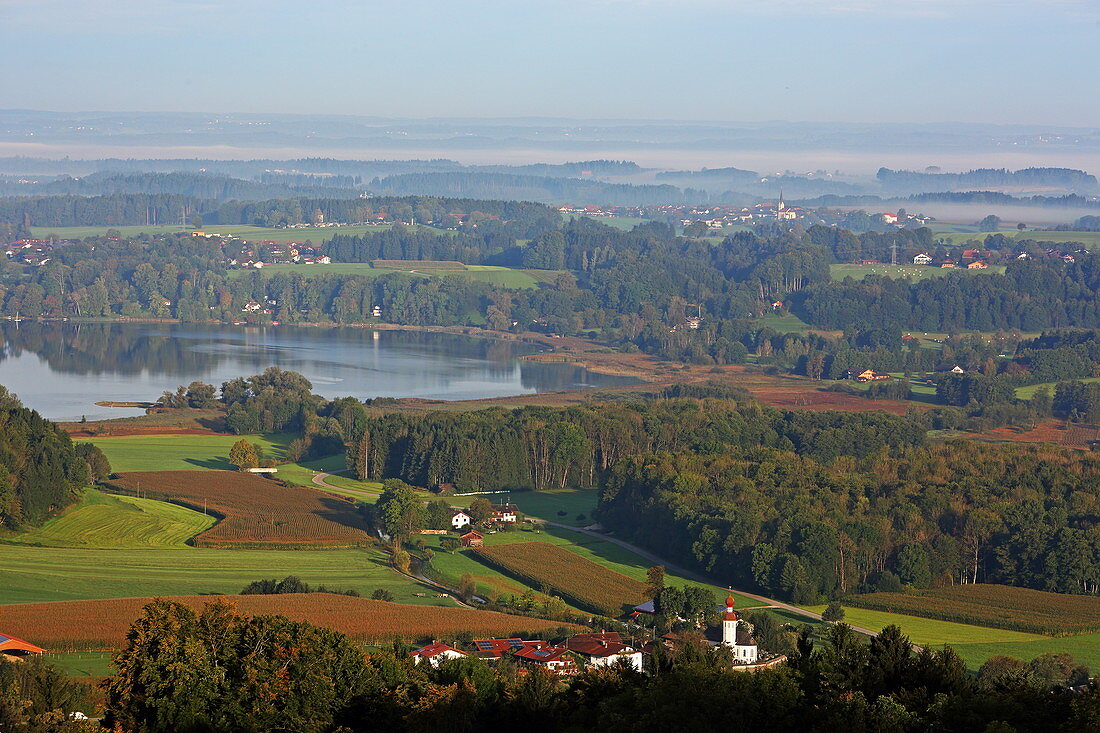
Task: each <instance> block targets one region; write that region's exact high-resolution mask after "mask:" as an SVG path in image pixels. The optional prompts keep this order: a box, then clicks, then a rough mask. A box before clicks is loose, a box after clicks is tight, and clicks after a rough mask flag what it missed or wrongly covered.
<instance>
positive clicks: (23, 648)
mask: <svg viewBox="0 0 1100 733" xmlns="http://www.w3.org/2000/svg"><path fill="white" fill-rule="evenodd" d="M44 651H46V650H45V649H43V648H42V647H40V646H36V645H35V644H32V643H30V642H29V641H23V640H22V639H17V638H16V637H14V636H8V635H6V634H0V658H3V659H6V660H9V661H16V660H20V659H22V658H23V657H26V656H28V655H30V654H41V653H42V652H44Z"/></svg>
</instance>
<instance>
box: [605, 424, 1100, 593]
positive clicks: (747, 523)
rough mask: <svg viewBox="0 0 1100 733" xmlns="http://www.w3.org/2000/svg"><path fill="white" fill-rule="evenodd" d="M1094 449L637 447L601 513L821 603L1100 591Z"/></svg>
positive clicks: (659, 543)
mask: <svg viewBox="0 0 1100 733" xmlns="http://www.w3.org/2000/svg"><path fill="white" fill-rule="evenodd" d="M1098 469H1100V462H1098V459H1097V458H1096V457H1094V456H1092V455H1089V454H1085V453H1080V452H1076V451H1067V450H1061V449H1057V448H1053V447H1027V448H1025V447H1021V446H1011V447H1004V446H992V445H981V444H972V443H952V444H938V445H933V446H929V447H921V446H916V445H914V446H911V447H905V448H900V449H892V450H887V449H882V450H880V451H877V452H875V453H874V454H872V455H867V456H864V457H855V456H853V455H851V454H850V453H849V454H843V453H837V454H835V457H833V458H831V459H822V458H819V457H814V456H813V454H812V453H811V454H806V453H805V452H803V454H802V455H799V454H798V452H796V451H792V450H783V449H779V448H772V447H760V448H754V449H743V450H730V451H724V452H721V453H717V454H708V453H704V452H701V451H696V452H684V451H680V452H654V453H645V454H641V455H635V456H629V457H626V458H624V459H622V460H620V461H619V462H617V463H616V464H615V465H613V466H612V467H611V468H610V470H609V471H608V472H607V473H606V474H605V478H604V481H603V488H602V490H601V497H600V505H599V510H598V518H599V519H600V521H601V522H602V523H603V524H604V525H605V526H608V527H609V528H613V529H614V530H615V531H616V532H617V533H619V534H621V535H623V536H627V537H630V538H632V539H633V540H634V541H637V542H638V543H639V544H642V545H643V546H646V547H649V548H651V549H653V550H654V551H656V552H658V553H661V554H662V555H663V556H665V557H670V558H674V559H676V560H677V561H681V562H684V563H688V564H690V565H692V566H694V567H698V568H701V569H703V570H706V571H708V572H712V573H715V574H716V576H718V577H723V578H726V577H729V578H733V579H735V583H742V584H745V585H752V586H755V587H758V588H761V589H763V590H765V591H767V592H769V593H774V594H777V595H781V596H783V597H787V598H792V599H794V600H796V601H797V602H802V603H814V602H820V601H821V600H823V599H828V598H834V597H839V596H842V595H843V594H845V593H855V592H865V591H870V590H875V589H886V588H890V587H894V588H897V587H900V585H899V579H900V583H905V584H910V585H914V586H917V587H924V586H929V585H931V584H949V583H973V582H990V583H1005V584H1009V585H1021V586H1026V587H1031V588H1038V589H1042V590H1052V591H1060V592H1066V593H1090V594H1094V593H1097V592H1098V591H1100V570H1098V569H1100V535H1098V534H1097V532H1096V522H1095V509H1094V507H1095V505H1096V502H1097V500H1098V498H1100V497H1098V495H1097V488H1096V484H1095V479H1094V476H1095V475H1096V472H1097V470H1098Z"/></svg>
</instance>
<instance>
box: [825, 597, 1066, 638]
mask: <svg viewBox="0 0 1100 733" xmlns="http://www.w3.org/2000/svg"><path fill="white" fill-rule="evenodd" d="M807 608H808V610H810V611H816V612H817V613H821V611H822V610H824V608H825V607H824V606H812V607H807ZM844 622H845V623H848V624H851V625H852V626H860V627H862V628H865V629H870V630H871V631H879V630H881V629H882V628H884V627H886V626H889V625H891V624H894V625H896V626H900V627H901V630H902V631H903V632H905V634H906V635H908V636H909V638H910V639H911V640H912V641H913V643H914V644H919V645H921V646H943V645H944V644H951V645H952V646H954V645H955V644H975V643H1005V642H1012V643H1016V642H1024V641H1037V640H1039V639H1045V638H1049V637H1044V636H1042V635H1040V634H1028V633H1025V632H1022V631H1008V630H1006V629H990V628H987V627H985V626H973V625H971V624H959V623H954V622H952V621H940V620H937V619H930V618H920V617H919V616H907V615H904V614H900V613H888V612H886V611H869V610H867V609H864V608H853V607H851V606H845V607H844Z"/></svg>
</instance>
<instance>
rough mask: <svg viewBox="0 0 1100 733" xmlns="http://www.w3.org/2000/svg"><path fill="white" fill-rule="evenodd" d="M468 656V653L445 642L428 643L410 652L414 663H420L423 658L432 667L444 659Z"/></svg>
mask: <svg viewBox="0 0 1100 733" xmlns="http://www.w3.org/2000/svg"><path fill="white" fill-rule="evenodd" d="M468 656H470V655H469V654H467V653H466V652H464V651H462V650H460V649H455V648H454V647H451V646H447V645H446V644H429V645H428V646H426V647H421V648H420V649H417V650H416V651H415V652H413V653H412V658H413V663H414V664H420V662H421V661H422V660H425V661H427V662H428V664H430V665H432V667H433V668H435V667H438V666H439V664H440V663H441V662H443V661H444V660H447V659H461V658H462V657H468Z"/></svg>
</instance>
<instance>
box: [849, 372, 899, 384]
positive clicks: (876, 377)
mask: <svg viewBox="0 0 1100 733" xmlns="http://www.w3.org/2000/svg"><path fill="white" fill-rule="evenodd" d="M889 378H890V375H889V374H880V373H879V372H876V371H875V370H874V369H864V370H863V371H862V372H860V373H859V374H857V375H855V377H853V379H855V380H856V381H857V382H878V381H881V380H883V379H889Z"/></svg>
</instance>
